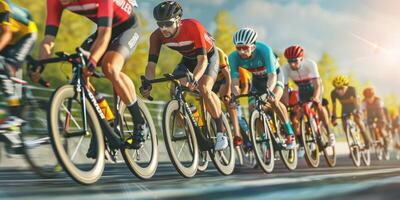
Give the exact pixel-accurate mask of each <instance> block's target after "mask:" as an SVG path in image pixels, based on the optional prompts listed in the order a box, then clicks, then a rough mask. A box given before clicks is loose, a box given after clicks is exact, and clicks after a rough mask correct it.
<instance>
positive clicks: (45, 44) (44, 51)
mask: <svg viewBox="0 0 400 200" xmlns="http://www.w3.org/2000/svg"><path fill="white" fill-rule="evenodd" d="M54 40H55V37H54V36H52V35H46V36H45V37H44V39H43V41H42V43H41V45H40V49H39V59H40V60H42V59H46V58H49V57H50V55H51V53H52V51H53V48H54V45H55V43H54Z"/></svg>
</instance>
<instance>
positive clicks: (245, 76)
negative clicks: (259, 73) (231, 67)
mask: <svg viewBox="0 0 400 200" xmlns="http://www.w3.org/2000/svg"><path fill="white" fill-rule="evenodd" d="M250 81H251V74H250V72H249V71H247V69H244V68H243V67H239V83H240V85H249V84H250Z"/></svg>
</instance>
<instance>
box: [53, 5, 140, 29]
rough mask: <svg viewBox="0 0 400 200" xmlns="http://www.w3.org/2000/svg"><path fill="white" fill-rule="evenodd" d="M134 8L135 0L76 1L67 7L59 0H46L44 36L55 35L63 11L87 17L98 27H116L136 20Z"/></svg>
mask: <svg viewBox="0 0 400 200" xmlns="http://www.w3.org/2000/svg"><path fill="white" fill-rule="evenodd" d="M134 7H137V3H136V0H77V1H74V2H72V3H69V4H67V5H62V4H61V3H60V0H47V20H46V31H45V32H46V33H45V34H46V35H53V36H55V35H57V32H58V26H59V25H60V21H61V15H62V12H63V10H64V9H67V10H69V11H71V12H73V13H76V14H78V15H82V16H85V17H87V18H88V19H90V20H91V21H93V22H94V23H96V24H97V26H99V27H101V26H102V27H116V26H118V25H121V24H123V23H124V22H126V21H127V20H129V19H136V16H135V14H134V12H133V9H134ZM134 23H137V22H136V20H135V22H134Z"/></svg>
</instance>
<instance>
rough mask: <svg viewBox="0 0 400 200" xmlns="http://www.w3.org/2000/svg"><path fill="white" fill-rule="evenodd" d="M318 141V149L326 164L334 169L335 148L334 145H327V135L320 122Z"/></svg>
mask: <svg viewBox="0 0 400 200" xmlns="http://www.w3.org/2000/svg"><path fill="white" fill-rule="evenodd" d="M318 141H319V142H318V143H319V144H318V145H319V146H320V149H322V150H323V152H324V157H325V161H326V164H328V166H329V167H334V166H335V165H336V147H335V145H331V146H330V145H328V141H329V134H328V131H327V130H326V128H325V126H324V125H323V124H322V122H321V123H319V139H318Z"/></svg>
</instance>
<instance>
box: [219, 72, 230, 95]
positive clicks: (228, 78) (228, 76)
mask: <svg viewBox="0 0 400 200" xmlns="http://www.w3.org/2000/svg"><path fill="white" fill-rule="evenodd" d="M221 72H222V74H223V75H224V77H225V84H226V90H227V92H226V93H227V94H228V95H230V94H231V83H232V80H231V71H230V70H229V67H228V66H226V67H224V68H222V69H221Z"/></svg>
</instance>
